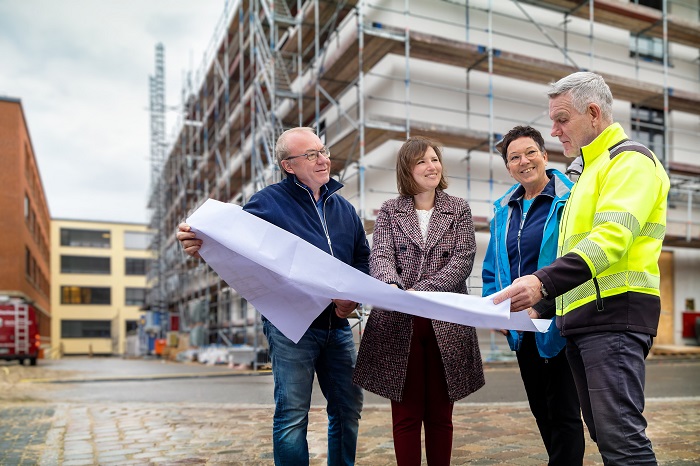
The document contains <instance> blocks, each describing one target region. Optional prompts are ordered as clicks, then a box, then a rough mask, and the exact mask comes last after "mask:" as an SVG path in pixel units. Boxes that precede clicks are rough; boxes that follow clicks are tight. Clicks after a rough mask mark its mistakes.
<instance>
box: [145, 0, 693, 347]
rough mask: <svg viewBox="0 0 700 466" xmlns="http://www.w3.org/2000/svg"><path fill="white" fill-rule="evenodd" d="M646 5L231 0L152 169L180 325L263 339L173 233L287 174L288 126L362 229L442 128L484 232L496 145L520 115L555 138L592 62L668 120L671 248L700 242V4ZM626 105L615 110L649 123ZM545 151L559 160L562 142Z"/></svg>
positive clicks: (171, 300) (456, 174)
mask: <svg viewBox="0 0 700 466" xmlns="http://www.w3.org/2000/svg"><path fill="white" fill-rule="evenodd" d="M639 3H644V2H635V3H625V2H621V1H619V0H596V1H593V0H591V1H588V2H579V1H575V0H542V1H536V0H528V1H521V2H517V1H512V2H505V1H504V2H493V1H488V0H481V1H472V0H462V1H459V0H454V1H426V0H393V1H392V0H376V1H365V0H338V1H330V0H304V1H302V0H240V1H236V2H233V3H227V6H226V9H225V11H224V13H223V15H222V20H221V21H220V24H219V26H218V28H217V33H216V34H215V38H214V40H213V42H212V44H213V46H212V47H211V49H210V50H208V51H207V54H206V59H205V62H204V63H203V65H202V68H200V69H199V70H198V72H197V73H196V74H195V75H193V74H190V75H189V76H188V78H187V82H186V83H185V86H184V88H183V94H182V99H183V102H182V109H183V111H182V115H181V118H180V120H179V122H178V127H177V132H176V137H175V139H174V141H173V142H172V144H171V147H170V149H169V152H168V156H167V158H166V159H165V160H164V161H163V164H162V165H160V169H159V170H157V171H156V170H155V168H154V176H156V177H157V178H158V179H159V181H158V182H157V183H154V196H153V198H154V199H158V200H159V202H161V203H162V204H159V205H160V206H161V208H160V210H159V209H157V208H156V209H155V210H154V211H155V213H156V214H154V217H153V220H152V226H153V227H154V229H156V231H157V232H158V233H157V234H158V235H159V239H158V240H157V244H159V245H160V246H159V252H160V254H159V256H158V261H160V262H161V266H160V267H159V268H157V270H158V271H159V273H161V272H162V273H163V276H162V280H159V281H158V283H162V284H163V287H164V291H163V292H164V296H165V299H166V300H167V303H166V304H165V306H166V308H167V309H168V310H169V311H170V312H173V313H178V314H179V315H180V319H181V320H180V321H181V322H182V323H184V324H185V327H186V328H190V329H195V328H202V329H205V333H206V334H207V336H205V337H204V340H205V341H207V342H213V341H215V340H217V339H218V338H225V339H226V340H227V341H229V342H232V343H247V344H252V345H254V346H255V347H256V348H258V347H259V345H260V344H261V342H262V339H261V337H260V332H259V320H258V319H259V317H258V316H257V315H256V313H255V312H254V310H252V309H249V306H248V305H247V303H246V302H245V300H243V299H242V298H241V297H240V296H238V295H237V294H236V293H235V291H234V290H231V289H230V288H228V287H227V286H226V284H225V283H222V281H221V280H220V279H219V278H218V276H216V274H214V273H213V272H212V271H211V270H210V269H209V268H208V267H207V266H206V265H205V264H203V263H201V262H200V261H196V260H191V259H188V258H187V257H186V256H185V255H184V254H183V253H182V251H181V250H180V248H179V245H178V244H177V241H176V240H175V236H174V233H175V231H176V228H177V224H178V223H179V222H181V221H183V219H185V218H186V217H187V215H188V214H189V213H191V212H192V211H193V210H194V209H196V208H197V207H198V206H199V205H201V204H202V203H203V202H204V201H205V200H206V199H207V198H214V199H218V200H221V201H224V202H233V203H237V204H244V203H245V202H246V201H247V200H248V198H249V197H250V196H251V195H252V194H253V193H254V192H256V191H257V190H259V189H261V188H262V187H264V186H266V185H268V184H270V183H274V182H276V181H278V180H279V179H280V173H279V169H278V168H277V166H276V164H275V159H274V150H273V148H274V142H275V140H276V138H277V137H278V136H279V134H281V132H282V131H283V130H284V129H287V128H289V127H293V126H299V125H303V126H313V127H315V128H316V130H317V132H318V134H319V136H320V137H321V138H322V139H324V141H325V143H326V144H327V145H329V146H331V147H332V150H333V159H332V172H333V174H334V175H335V176H337V177H338V178H339V179H340V180H341V181H342V182H343V183H344V184H345V188H344V189H343V195H344V197H346V198H348V199H350V200H351V202H353V203H354V204H355V206H356V208H357V210H358V213H359V214H360V217H361V218H362V219H363V221H364V222H365V225H366V230H367V232H368V234H371V232H372V228H373V221H374V218H375V216H376V210H377V209H378V207H379V206H380V205H381V201H383V200H385V199H387V198H389V197H394V196H396V190H395V187H394V186H395V185H394V176H393V174H392V173H391V172H393V155H394V154H395V149H396V147H398V144H400V143H401V141H403V140H405V138H406V137H407V136H409V135H426V136H430V137H432V138H435V139H437V140H439V141H440V142H441V143H442V144H443V145H444V146H445V148H446V150H445V164H446V165H448V167H449V170H448V173H449V174H450V175H451V176H450V179H451V190H452V192H453V193H455V194H456V195H462V196H464V197H466V198H467V199H468V200H469V202H470V204H471V205H472V211H473V214H474V223H475V227H476V229H477V231H480V232H487V231H488V221H489V217H490V215H491V203H492V202H493V200H494V199H496V198H497V197H499V196H500V195H501V194H502V193H503V192H504V191H505V189H506V187H507V186H509V185H510V181H509V180H508V178H507V176H506V175H505V174H504V173H501V172H503V170H502V168H501V167H500V166H499V163H500V158H499V157H497V156H495V155H496V152H495V149H494V143H495V141H496V140H497V139H498V138H500V136H501V135H502V134H503V133H504V132H506V131H507V130H508V129H510V128H511V127H512V126H514V125H515V124H522V123H528V124H531V125H533V126H535V127H536V128H538V129H540V131H542V133H543V134H545V135H546V134H549V123H548V120H549V119H548V118H547V107H546V105H547V102H546V98H545V97H544V94H545V90H546V86H547V85H548V84H549V83H550V82H553V81H556V80H558V79H559V78H561V77H563V76H565V75H567V74H569V73H571V72H574V71H578V70H580V69H589V70H593V71H596V72H598V73H600V74H602V75H603V76H604V77H605V79H606V82H607V83H608V84H609V86H610V88H611V90H612V93H613V96H614V97H615V100H616V107H615V109H616V110H619V109H621V108H622V105H628V107H627V108H629V106H630V105H631V106H632V107H633V108H634V109H645V110H649V111H653V112H656V114H659V115H662V116H663V120H662V123H661V125H660V129H659V131H660V132H661V134H662V135H663V138H662V144H661V145H660V146H659V147H654V150H655V151H656V152H657V154H658V155H659V158H660V159H661V160H662V161H663V163H664V164H665V166H666V167H667V170H668V172H669V174H670V176H671V179H672V193H671V202H672V204H673V205H675V206H676V208H675V209H671V210H670V211H669V228H668V231H667V237H666V240H665V244H666V245H667V246H674V247H692V248H698V247H700V222H698V221H697V219H698V212H699V210H698V206H699V202H698V201H700V198H699V193H700V165H698V164H697V162H695V157H694V154H695V149H694V147H697V144H698V142H700V141H699V140H698V136H697V134H698V129H700V119H699V116H700V94H699V93H698V92H700V64H699V62H698V47H699V45H700V22H699V21H698V19H699V16H698V14H699V11H700V8H699V5H698V1H697V0H686V1H675V2H673V1H670V0H664V1H662V2H661V3H662V8H661V10H658V9H655V8H651V7H648V6H644V5H641V4H639ZM650 40H651V41H657V42H654V44H656V45H659V44H660V45H659V46H660V47H661V50H662V53H661V58H662V60H661V62H658V61H655V60H654V59H651V60H650V59H649V57H648V56H647V55H644V54H642V53H639V50H640V43H641V42H643V43H647V42H648V41H650ZM640 41H641V42H640ZM644 41H647V42H644ZM659 41H660V42H659ZM631 47H634V48H635V53H632V52H631V50H632V49H631ZM670 59H672V60H673V63H672V64H671V63H669V60H670ZM152 105H153V103H152ZM628 111H629V112H630V113H629V115H630V116H629V117H628V118H624V117H623V118H618V120H621V122H622V123H623V126H626V127H633V128H635V127H636V128H641V126H640V125H641V123H640V121H639V117H638V114H636V115H637V116H635V115H633V113H632V111H631V110H628ZM635 111H636V110H635ZM635 118H636V119H635ZM672 143H673V144H672ZM547 145H548V153H549V158H550V161H551V162H553V163H555V164H559V165H557V167H562V168H563V166H564V164H565V163H566V162H565V160H566V159H565V157H564V155H563V153H562V149H561V147H558V146H557V145H556V144H555V143H551V144H550V143H549V142H548V143H547ZM494 164H495V165H494ZM387 174H389V176H387ZM452 186H454V188H453V187H452ZM161 195H162V197H159V196H161ZM477 274H478V267H476V266H475V268H474V275H477ZM470 284H471V285H472V286H475V287H478V286H479V283H478V280H477V283H470Z"/></svg>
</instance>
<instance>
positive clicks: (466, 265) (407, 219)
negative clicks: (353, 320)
mask: <svg viewBox="0 0 700 466" xmlns="http://www.w3.org/2000/svg"><path fill="white" fill-rule="evenodd" d="M372 243H373V244H372V252H371V254H370V260H369V266H370V274H371V275H372V276H373V277H375V278H377V279H379V280H381V281H383V282H385V283H397V284H400V285H401V286H402V287H403V288H404V289H409V288H413V289H415V290H417V291H449V292H454V293H465V294H466V293H467V285H466V279H467V277H468V276H469V274H470V273H471V270H472V266H473V264H474V255H475V254H476V240H475V237H474V224H473V222H472V215H471V210H470V208H469V204H468V203H467V201H465V200H464V199H461V198H457V197H454V196H450V195H448V194H446V193H444V192H442V191H439V190H438V191H437V193H436V199H435V209H434V210H433V214H432V216H431V218H430V224H429V226H428V237H427V240H426V241H425V244H424V241H423V236H422V234H421V231H420V227H419V224H418V216H417V215H416V210H415V207H414V204H413V198H412V197H410V196H402V197H399V198H396V199H391V200H389V201H386V202H385V203H384V204H383V205H382V208H381V210H380V212H379V215H378V216H377V222H376V224H375V227H374V235H373V239H372ZM432 324H433V330H434V331H435V336H436V337H437V342H438V346H439V348H440V354H441V356H442V363H443V366H444V368H445V378H446V380H447V391H448V395H449V398H450V401H452V402H455V401H457V400H460V399H462V398H464V397H466V396H467V395H469V394H470V393H473V392H475V391H476V390H478V389H479V388H481V387H482V386H483V385H484V372H483V368H482V362H481V353H480V352H479V344H478V340H477V336H476V330H475V329H474V327H468V326H465V325H458V324H452V323H449V322H443V321H439V320H433V321H432ZM412 333H413V316H411V315H409V314H404V313H401V312H389V311H382V310H379V309H374V310H372V312H371V314H370V316H369V319H368V321H367V326H366V328H365V332H364V334H363V337H362V342H361V343H360V350H359V353H358V356H357V365H356V367H355V373H354V379H353V380H354V382H355V383H356V384H358V385H360V386H361V387H363V388H364V389H365V390H368V391H370V392H373V393H376V394H377V395H380V396H383V397H385V398H389V399H391V400H394V401H401V400H402V398H403V390H404V384H405V381H406V368H407V365H408V354H409V348H410V343H411V337H412Z"/></svg>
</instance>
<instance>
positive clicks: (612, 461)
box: [566, 332, 656, 465]
mask: <svg viewBox="0 0 700 466" xmlns="http://www.w3.org/2000/svg"><path fill="white" fill-rule="evenodd" d="M651 344H652V337H651V336H650V335H645V334H643V333H634V332H599V333H586V334H581V335H568V336H567V344H566V356H567V358H568V359H569V365H570V366H571V372H572V374H573V376H574V380H575V381H576V390H577V391H578V396H579V400H580V401H581V412H582V413H583V419H584V421H586V425H587V426H588V431H589V433H590V434H591V438H592V439H593V441H594V442H596V443H597V444H598V450H600V455H601V456H602V457H603V463H604V464H606V465H627V464H656V456H655V455H654V451H653V450H652V447H651V441H650V440H649V439H648V438H647V436H646V433H645V431H646V427H647V421H646V419H644V415H643V414H642V413H643V411H644V378H645V374H646V367H645V366H644V359H646V356H647V354H649V350H650V349H651Z"/></svg>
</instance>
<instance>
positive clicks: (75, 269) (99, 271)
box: [61, 256, 111, 275]
mask: <svg viewBox="0 0 700 466" xmlns="http://www.w3.org/2000/svg"><path fill="white" fill-rule="evenodd" d="M110 270H111V266H110V259H109V257H91V256H61V273H87V274H93V275H109V273H110Z"/></svg>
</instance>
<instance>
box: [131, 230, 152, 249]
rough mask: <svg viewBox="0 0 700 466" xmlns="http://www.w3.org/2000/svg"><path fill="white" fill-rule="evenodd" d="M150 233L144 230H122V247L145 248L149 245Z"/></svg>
mask: <svg viewBox="0 0 700 466" xmlns="http://www.w3.org/2000/svg"><path fill="white" fill-rule="evenodd" d="M152 238H153V234H152V233H147V232H145V231H143V232H142V231H125V232H124V249H139V250H142V251H145V250H147V249H148V248H149V247H150V246H151V239H152Z"/></svg>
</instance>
